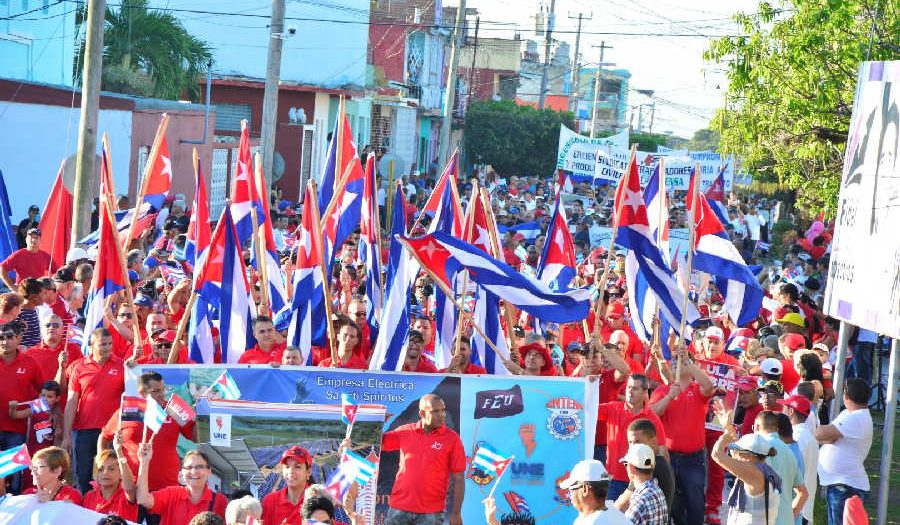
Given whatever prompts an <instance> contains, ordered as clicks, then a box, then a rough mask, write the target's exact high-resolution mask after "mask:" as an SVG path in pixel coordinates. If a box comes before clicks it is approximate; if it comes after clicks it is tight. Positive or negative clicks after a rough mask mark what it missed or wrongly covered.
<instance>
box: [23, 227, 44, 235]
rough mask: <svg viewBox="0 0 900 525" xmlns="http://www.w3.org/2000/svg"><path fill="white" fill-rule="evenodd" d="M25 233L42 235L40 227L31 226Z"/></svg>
mask: <svg viewBox="0 0 900 525" xmlns="http://www.w3.org/2000/svg"><path fill="white" fill-rule="evenodd" d="M25 235H37V236H38V237H40V236H41V230H40V229H38V228H29V229H28V232H27V233H26V234H25Z"/></svg>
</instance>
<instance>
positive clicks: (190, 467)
mask: <svg viewBox="0 0 900 525" xmlns="http://www.w3.org/2000/svg"><path fill="white" fill-rule="evenodd" d="M208 468H209V465H185V466H183V467H181V470H206V469H208Z"/></svg>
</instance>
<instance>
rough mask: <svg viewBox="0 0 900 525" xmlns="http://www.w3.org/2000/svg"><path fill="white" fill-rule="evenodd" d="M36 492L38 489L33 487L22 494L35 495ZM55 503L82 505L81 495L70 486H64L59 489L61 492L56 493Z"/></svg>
mask: <svg viewBox="0 0 900 525" xmlns="http://www.w3.org/2000/svg"><path fill="white" fill-rule="evenodd" d="M35 492H37V488H36V487H31V488H30V489H27V490H25V491H24V492H22V494H34V493H35ZM53 501H71V502H72V503H74V504H76V505H81V493H80V492H78V490H76V489H74V488H72V487H70V486H68V485H63V486H62V487H60V488H59V492H57V493H56V496H54V498H53Z"/></svg>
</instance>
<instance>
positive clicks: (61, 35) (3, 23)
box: [0, 0, 83, 86]
mask: <svg viewBox="0 0 900 525" xmlns="http://www.w3.org/2000/svg"><path fill="white" fill-rule="evenodd" d="M82 31H83V30H82ZM77 36H78V34H77V28H76V25H75V9H74V4H71V3H69V2H50V1H49V0H4V1H0V57H3V58H2V60H0V78H9V79H17V80H25V81H27V82H38V83H44V84H52V85H60V86H72V84H73V80H72V72H73V69H74V68H73V64H74V62H75V42H76V38H77Z"/></svg>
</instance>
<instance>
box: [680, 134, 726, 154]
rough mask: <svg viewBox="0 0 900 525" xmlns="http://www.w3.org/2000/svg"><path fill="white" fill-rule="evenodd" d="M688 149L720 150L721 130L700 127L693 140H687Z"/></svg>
mask: <svg viewBox="0 0 900 525" xmlns="http://www.w3.org/2000/svg"><path fill="white" fill-rule="evenodd" d="M686 149H689V150H691V151H707V150H709V151H718V149H719V132H718V131H715V130H712V129H708V128H707V129H698V130H697V131H695V132H694V136H693V137H691V140H689V141H687V145H686Z"/></svg>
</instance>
